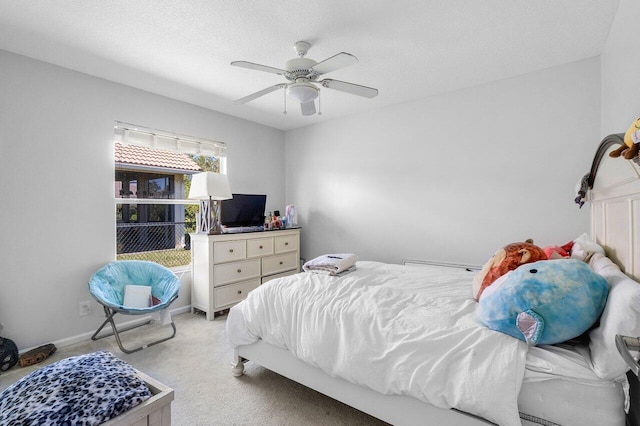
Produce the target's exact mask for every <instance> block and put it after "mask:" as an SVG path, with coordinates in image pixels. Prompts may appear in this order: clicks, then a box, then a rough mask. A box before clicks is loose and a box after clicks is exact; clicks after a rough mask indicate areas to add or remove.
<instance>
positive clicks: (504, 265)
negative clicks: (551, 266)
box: [473, 240, 547, 300]
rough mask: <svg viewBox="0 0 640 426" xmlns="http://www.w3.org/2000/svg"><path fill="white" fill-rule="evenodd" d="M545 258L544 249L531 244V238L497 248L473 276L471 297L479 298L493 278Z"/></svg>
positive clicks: (495, 278)
mask: <svg viewBox="0 0 640 426" xmlns="http://www.w3.org/2000/svg"><path fill="white" fill-rule="evenodd" d="M538 260H547V255H546V254H545V253H544V251H543V250H542V249H541V248H540V247H538V246H536V245H534V244H533V240H527V241H526V242H524V243H511V244H508V245H506V246H504V247H503V248H501V249H500V250H498V251H497V252H496V253H495V254H494V255H493V257H491V259H489V260H488V261H487V263H485V264H484V266H483V267H482V270H481V271H480V272H478V274H477V275H476V276H475V277H474V278H473V298H474V299H476V300H480V296H481V295H482V292H483V291H484V290H485V289H486V288H487V287H489V286H490V285H491V284H493V282H494V281H495V280H497V279H498V278H500V277H501V276H503V275H504V274H506V273H507V272H509V271H513V270H514V269H516V268H517V267H518V266H520V265H524V264H525V263H532V262H537V261H538Z"/></svg>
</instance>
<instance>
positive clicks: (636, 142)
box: [609, 117, 640, 160]
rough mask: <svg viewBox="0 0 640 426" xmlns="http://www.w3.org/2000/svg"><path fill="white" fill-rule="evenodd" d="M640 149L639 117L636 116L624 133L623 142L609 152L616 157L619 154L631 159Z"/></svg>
mask: <svg viewBox="0 0 640 426" xmlns="http://www.w3.org/2000/svg"><path fill="white" fill-rule="evenodd" d="M639 151H640V117H638V118H636V119H635V120H634V122H633V123H631V126H629V129H628V130H627V132H626V133H625V134H624V144H622V145H620V147H619V148H617V149H614V150H613V151H611V152H610V153H609V156H610V157H613V158H618V157H620V156H621V155H622V156H623V157H624V158H626V159H627V160H631V159H633V158H634V157H635V156H636V155H638V152H639Z"/></svg>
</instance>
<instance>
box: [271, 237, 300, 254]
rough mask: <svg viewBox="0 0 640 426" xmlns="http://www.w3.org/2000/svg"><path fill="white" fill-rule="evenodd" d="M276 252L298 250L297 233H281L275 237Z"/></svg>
mask: <svg viewBox="0 0 640 426" xmlns="http://www.w3.org/2000/svg"><path fill="white" fill-rule="evenodd" d="M275 247H276V254H278V253H285V252H288V251H296V250H298V236H297V235H281V236H278V237H275Z"/></svg>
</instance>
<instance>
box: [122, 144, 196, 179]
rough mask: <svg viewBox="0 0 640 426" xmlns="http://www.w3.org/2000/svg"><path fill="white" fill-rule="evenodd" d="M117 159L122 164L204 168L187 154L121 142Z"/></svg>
mask: <svg viewBox="0 0 640 426" xmlns="http://www.w3.org/2000/svg"><path fill="white" fill-rule="evenodd" d="M115 161H116V163H122V164H135V165H141V166H151V167H163V168H167V169H178V170H192V171H194V172H199V171H201V170H202V169H201V168H200V166H198V164H196V162H195V161H193V160H192V159H191V158H189V156H187V155H185V154H181V153H178V152H173V151H166V150H163V149H153V148H147V147H144V146H138V145H122V144H120V143H116V144H115Z"/></svg>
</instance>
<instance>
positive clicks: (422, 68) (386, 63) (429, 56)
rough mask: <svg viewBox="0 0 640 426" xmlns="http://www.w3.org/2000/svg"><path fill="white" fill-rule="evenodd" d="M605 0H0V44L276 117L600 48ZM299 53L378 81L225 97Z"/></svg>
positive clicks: (310, 120) (337, 109)
mask: <svg viewBox="0 0 640 426" xmlns="http://www.w3.org/2000/svg"><path fill="white" fill-rule="evenodd" d="M617 5H618V1H617V0H562V1H558V0H536V1H531V0H446V1H445V0H422V1H420V0H395V1H385V0H357V1H355V0H354V1H345V0H317V1H314V2H300V1H293V0H273V1H247V0H190V1H174V0H84V1H82V0H0V49H4V50H7V51H10V52H15V53H18V54H22V55H25V56H29V57H32V58H36V59H40V60H43V61H46V62H50V63H53V64H56V65H60V66H63V67H67V68H71V69H74V70H77V71H81V72H84V73H87V74H91V75H95V76H98V77H102V78H105V79H107V80H111V81H115V82H119V83H123V84H126V85H130V86H134V87H138V88H140V89H143V90H147V91H150V92H154V93H158V94H161V95H165V96H168V97H171V98H175V99H179V100H182V101H186V102H189V103H192V104H196V105H201V106H203V107H207V108H211V109H214V110H217V111H221V112H224V113H227V114H230V115H234V116H237V117H242V118H246V119H248V120H252V121H255V122H258V123H262V124H266V125H268V126H272V127H275V128H279V129H283V130H287V129H293V128H297V127H301V126H305V125H308V124H314V123H318V122H321V121H325V120H331V119H335V118H337V117H343V116H346V115H350V114H354V113H358V112H362V111H366V110H370V109H374V108H380V107H382V106H386V105H391V104H397V103H401V102H407V101H411V100H415V99H420V98H424V97H427V96H430V95H433V94H436V93H442V92H447V91H451V90H458V89H462V88H465V87H470V86H474V85H478V84H482V83H486V82H490V81H495V80H499V79H504V78H509V77H512V76H516V75H520V74H524V73H527V72H531V71H535V70H539V69H543V68H548V67H552V66H555V65H559V64H563V63H568V62H572V61H576V60H580V59H584V58H589V57H593V56H597V55H599V54H600V53H601V51H602V48H603V46H604V43H605V41H606V37H607V34H608V32H609V28H610V26H611V22H612V21H613V16H614V14H615V12H616V8H617ZM298 40H306V41H308V42H310V43H311V44H312V46H311V49H310V51H309V54H308V55H307V57H309V58H312V59H315V60H316V61H321V60H323V59H326V58H328V57H329V56H332V55H334V54H336V53H338V52H348V53H351V54H353V55H355V56H356V57H357V58H358V59H359V62H358V63H356V64H354V65H351V66H349V67H347V68H343V69H340V70H337V71H335V72H332V73H329V74H326V77H327V78H333V79H336V80H343V81H348V82H352V83H357V84H361V85H365V86H371V87H375V88H377V89H379V91H380V93H379V95H378V96H377V97H376V98H373V99H366V98H360V97H357V96H354V95H349V94H345V93H342V92H338V91H335V90H330V89H324V88H323V89H322V98H321V99H322V115H321V116H318V115H314V116H309V117H303V116H302V115H301V113H300V108H299V107H298V105H297V104H294V103H293V102H287V109H288V114H287V115H284V114H282V110H283V94H282V92H281V91H276V92H273V93H270V94H268V95H266V96H264V97H262V98H259V99H257V100H255V101H252V102H250V103H247V104H245V105H236V104H234V103H233V100H234V99H238V98H241V97H244V96H246V95H248V94H250V93H253V92H256V91H258V90H261V89H263V88H266V87H268V86H272V85H274V84H277V83H281V82H284V81H285V80H284V78H283V77H281V76H279V75H275V74H269V73H264V72H259V71H254V70H249V69H243V68H237V67H233V66H230V62H231V61H235V60H244V61H250V62H256V63H259V64H264V65H269V66H272V67H277V68H282V67H284V63H285V61H287V60H288V59H292V58H294V57H296V54H295V51H294V49H293V43H294V42H296V41H298Z"/></svg>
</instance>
